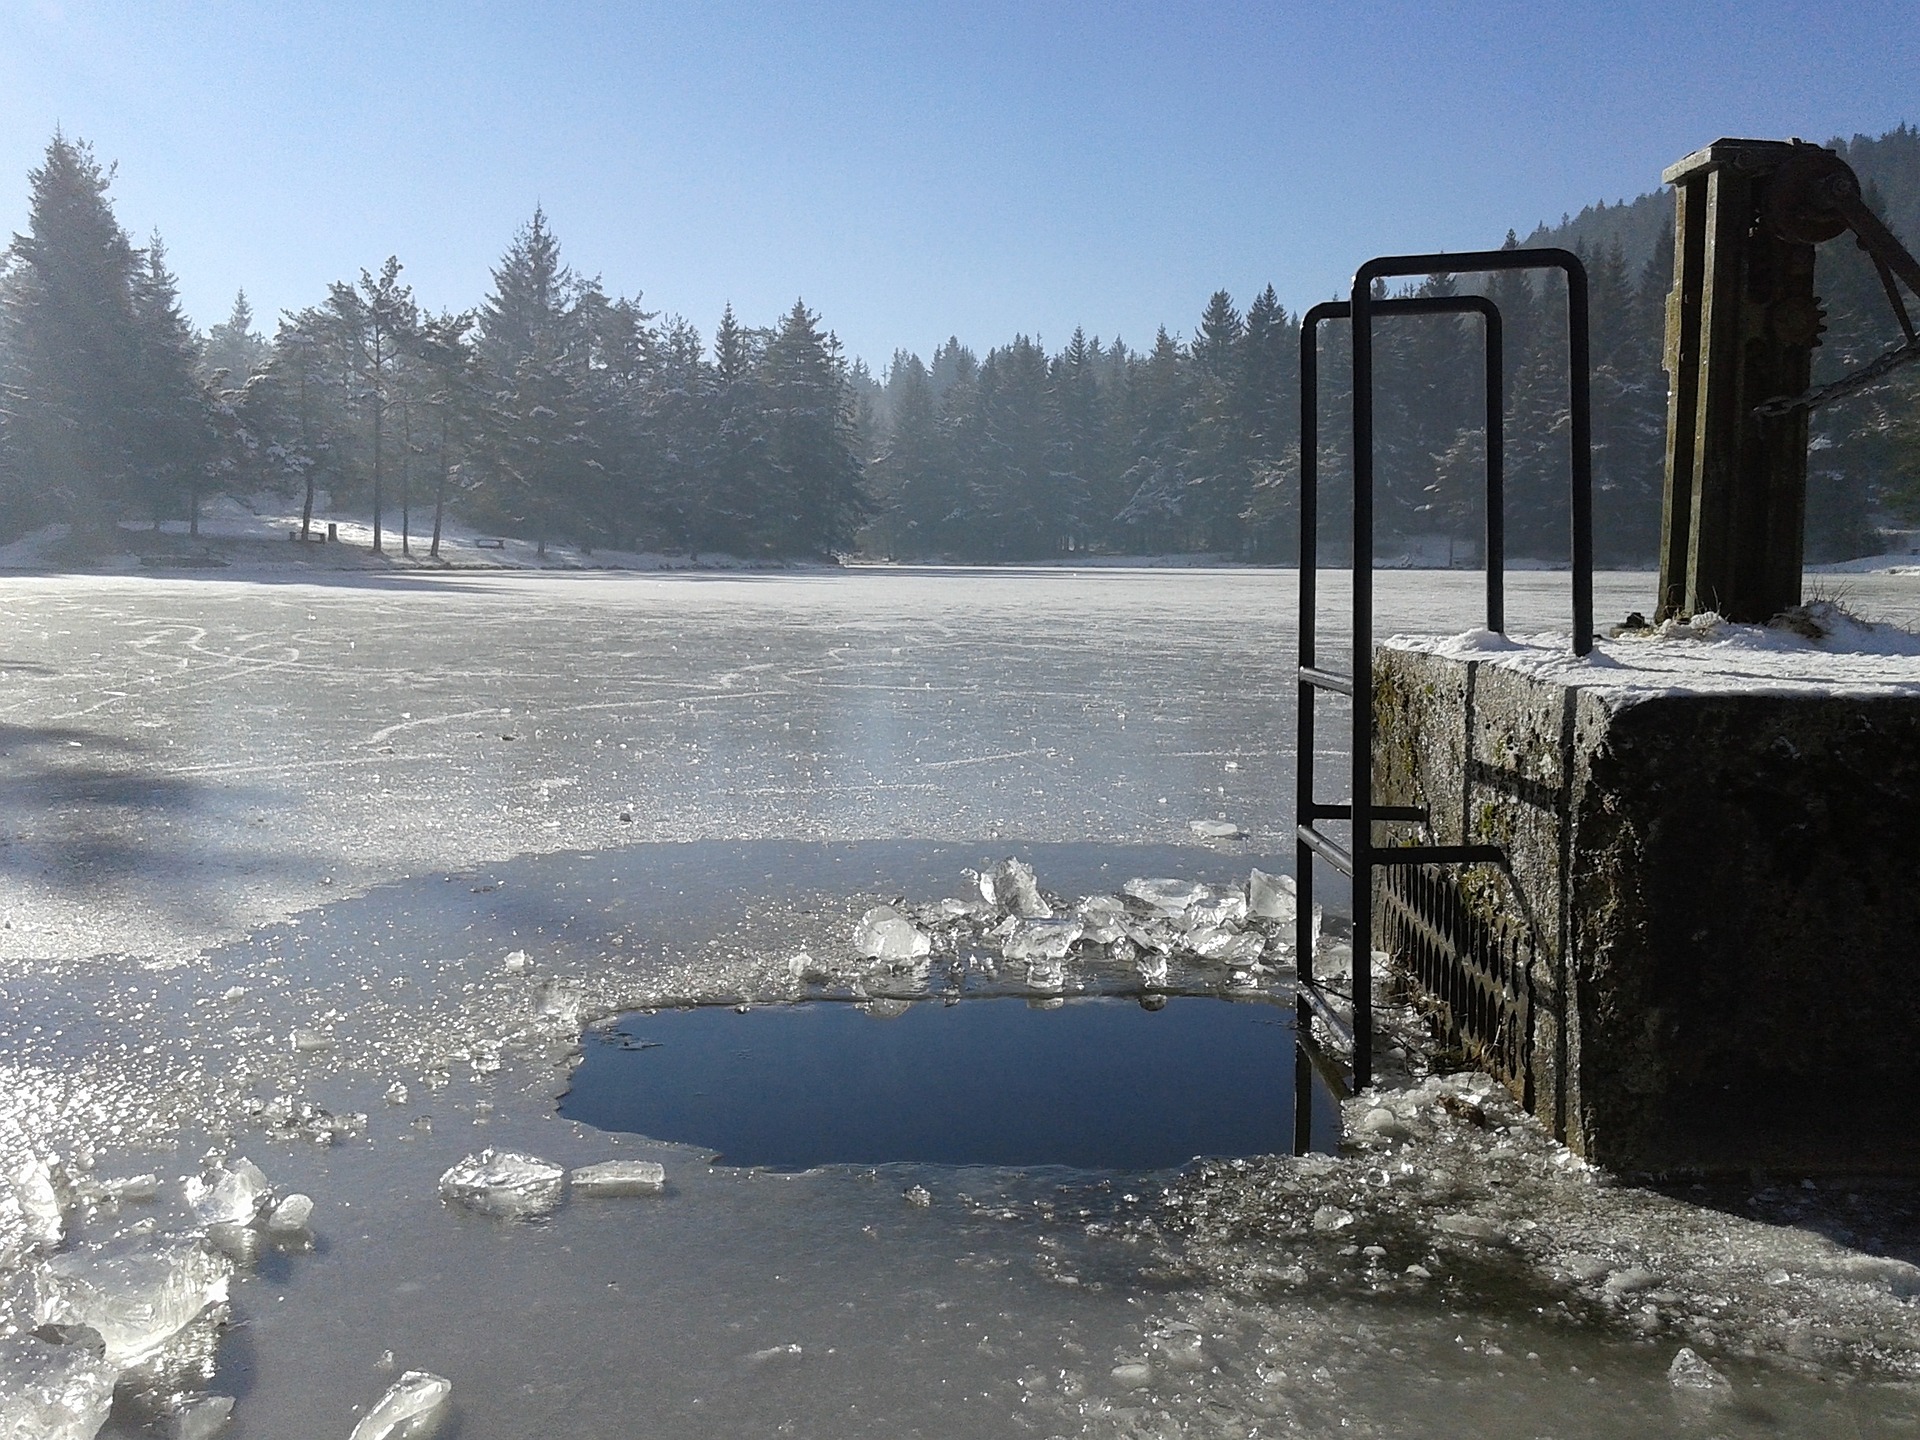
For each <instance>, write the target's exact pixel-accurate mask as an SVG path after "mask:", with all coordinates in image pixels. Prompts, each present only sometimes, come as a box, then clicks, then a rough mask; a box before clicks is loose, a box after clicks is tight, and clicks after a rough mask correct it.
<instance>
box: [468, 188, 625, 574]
mask: <svg viewBox="0 0 1920 1440" xmlns="http://www.w3.org/2000/svg"><path fill="white" fill-rule="evenodd" d="M599 298H601V297H600V295H599V287H598V286H597V285H596V284H594V283H592V282H588V281H583V280H582V279H580V277H578V276H577V275H575V274H574V273H573V271H572V270H571V269H570V268H569V267H568V266H567V265H566V264H564V263H563V262H562V260H561V258H560V242H559V240H558V239H557V238H556V237H555V236H554V234H553V232H552V231H551V230H550V229H548V227H547V217H546V214H545V212H544V211H541V210H538V209H536V210H535V211H534V212H533V219H532V220H531V221H529V222H528V223H527V224H526V225H525V226H524V227H522V229H521V230H520V232H519V233H518V234H516V235H515V236H514V238H513V242H512V243H511V244H510V245H509V246H508V247H507V253H506V254H505V255H504V256H502V257H501V260H500V264H499V265H498V266H496V267H495V269H494V271H493V290H492V293H490V294H489V295H488V296H487V298H486V300H485V301H484V302H483V303H482V304H481V307H480V317H479V319H480V329H479V349H480V360H481V363H482V365H483V366H484V367H485V369H486V374H487V384H488V388H489V391H490V405H489V408H488V415H487V460H488V464H489V467H490V469H491V470H492V473H493V477H494V479H495V481H496V485H497V493H498V497H499V500H500V502H501V503H503V504H504V505H505V506H506V507H507V508H508V509H509V511H510V512H517V515H516V518H519V519H521V520H523V521H529V522H531V523H532V525H533V527H534V529H535V533H536V535H537V536H538V541H539V544H538V549H539V553H540V554H541V555H545V554H546V552H547V541H548V538H549V537H550V536H551V534H552V533H553V531H554V530H555V529H556V528H557V527H558V526H560V525H561V524H563V523H566V522H578V521H579V520H580V519H581V517H582V511H583V510H584V509H585V508H586V507H585V505H584V504H583V500H584V498H585V496H584V492H585V490H586V488H587V486H588V484H589V483H590V480H591V478H592V476H593V472H594V470H595V469H596V468H597V461H596V460H595V458H594V455H593V446H592V440H593V437H592V434H591V431H590V415H589V407H588V396H587V384H586V382H587V373H588V364H589V358H590V356H591V352H592V344H591V334H590V330H589V323H588V322H589V316H590V314H591V313H592V310H593V304H594V301H595V300H597V299H599Z"/></svg>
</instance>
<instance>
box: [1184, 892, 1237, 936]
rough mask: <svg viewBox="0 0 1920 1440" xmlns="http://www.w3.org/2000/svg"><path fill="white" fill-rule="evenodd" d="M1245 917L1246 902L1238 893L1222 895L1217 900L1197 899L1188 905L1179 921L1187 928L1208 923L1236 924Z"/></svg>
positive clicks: (1200, 926) (1194, 927)
mask: <svg viewBox="0 0 1920 1440" xmlns="http://www.w3.org/2000/svg"><path fill="white" fill-rule="evenodd" d="M1246 918H1247V902H1246V901H1245V900H1244V899H1243V898H1241V896H1239V895H1238V894H1232V895H1222V896H1221V897H1220V898H1219V899H1218V900H1198V901H1195V902H1194V903H1193V904H1191V905H1189V906H1188V907H1187V909H1186V913H1185V914H1183V915H1182V916H1181V917H1180V923H1181V924H1182V925H1184V926H1185V927H1186V928H1187V929H1189V930H1198V929H1200V928H1202V927H1203V926H1208V925H1226V926H1237V925H1239V924H1240V923H1241V922H1242V921H1244V920H1245V919H1246Z"/></svg>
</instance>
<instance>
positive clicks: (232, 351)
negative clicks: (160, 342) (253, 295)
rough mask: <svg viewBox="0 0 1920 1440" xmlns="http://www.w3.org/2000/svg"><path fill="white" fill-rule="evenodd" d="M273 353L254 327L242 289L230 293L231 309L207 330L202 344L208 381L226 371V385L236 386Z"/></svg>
mask: <svg viewBox="0 0 1920 1440" xmlns="http://www.w3.org/2000/svg"><path fill="white" fill-rule="evenodd" d="M272 353H273V347H272V346H271V345H269V344H268V343H267V341H266V340H265V339H264V338H262V337H261V336H260V335H258V334H257V333H255V331H254V328H253V306H252V305H250V304H248V303H247V292H246V291H245V290H242V291H240V292H239V293H238V294H236V295H235V296H234V297H233V309H232V310H231V311H230V312H229V313H228V315H227V318H226V319H225V320H223V321H221V322H220V323H219V324H218V325H215V326H213V327H212V328H211V329H209V330H208V331H207V338H206V343H205V345H204V346H202V348H201V373H202V376H203V378H205V379H206V380H207V381H209V382H211V381H213V379H214V377H215V376H216V375H218V374H219V373H220V372H221V371H225V372H226V376H227V380H226V385H225V388H227V389H230V390H238V389H240V388H241V387H242V386H244V385H245V384H246V383H247V381H248V380H249V379H251V378H252V377H253V376H254V375H255V374H256V373H257V372H259V371H260V370H263V369H265V368H266V364H267V361H268V359H269V358H270V356H271V355H272Z"/></svg>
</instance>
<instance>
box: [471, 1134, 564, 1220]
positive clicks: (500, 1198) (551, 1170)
mask: <svg viewBox="0 0 1920 1440" xmlns="http://www.w3.org/2000/svg"><path fill="white" fill-rule="evenodd" d="M566 1178H567V1172H566V1171H565V1170H564V1169H562V1168H561V1167H560V1166H558V1165H554V1164H551V1163H550V1162H548V1161H545V1160H542V1159H540V1158H539V1157H537V1156H534V1155H524V1154H521V1153H520V1152H519V1151H516V1150H498V1151H496V1150H494V1149H493V1148H492V1147H491V1146H489V1147H488V1148H487V1149H485V1150H482V1151H480V1152H479V1153H478V1154H474V1155H469V1156H467V1158H466V1159H464V1160H462V1161H460V1162H459V1163H458V1164H456V1165H453V1166H451V1167H449V1168H448V1170H447V1172H446V1173H445V1174H444V1175H442V1176H441V1177H440V1194H441V1195H442V1196H443V1197H445V1198H446V1199H448V1200H452V1201H455V1202H456V1203H458V1204H461V1205H465V1206H467V1207H468V1208H469V1209H472V1210H480V1211H484V1212H485V1213H487V1214H489V1215H509V1216H534V1215H544V1214H546V1213H547V1212H548V1211H549V1210H552V1209H553V1208H554V1207H555V1206H556V1205H558V1204H559V1203H560V1194H561V1190H562V1188H563V1187H564V1186H565V1184H566Z"/></svg>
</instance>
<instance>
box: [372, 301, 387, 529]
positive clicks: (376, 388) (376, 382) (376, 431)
mask: <svg viewBox="0 0 1920 1440" xmlns="http://www.w3.org/2000/svg"><path fill="white" fill-rule="evenodd" d="M380 365H381V362H380V341H379V339H378V338H377V337H376V338H375V340H374V342H373V553H374V554H376V555H380V554H383V553H385V551H384V547H383V546H382V545H381V543H380V501H381V499H382V496H381V494H380V482H381V480H382V479H383V478H385V477H384V476H383V475H382V474H381V471H380V422H381V420H382V419H384V418H385V406H384V404H383V403H382V402H383V399H384V397H383V396H382V395H381V394H380V380H381V368H380Z"/></svg>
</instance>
